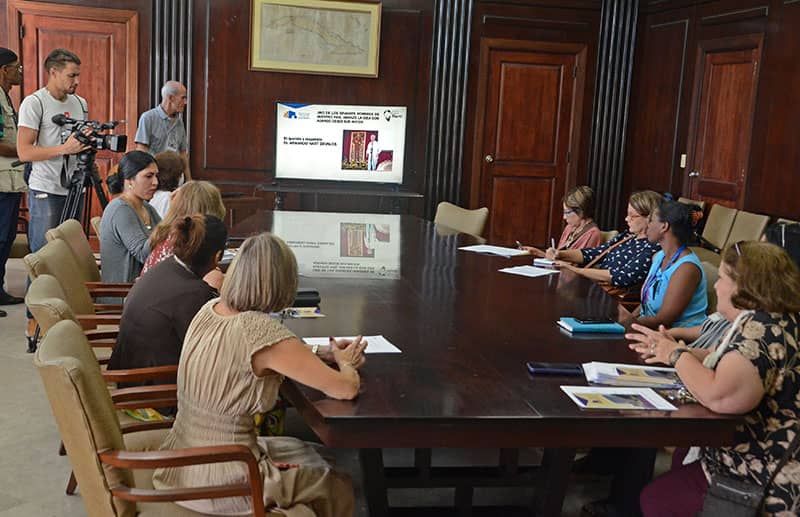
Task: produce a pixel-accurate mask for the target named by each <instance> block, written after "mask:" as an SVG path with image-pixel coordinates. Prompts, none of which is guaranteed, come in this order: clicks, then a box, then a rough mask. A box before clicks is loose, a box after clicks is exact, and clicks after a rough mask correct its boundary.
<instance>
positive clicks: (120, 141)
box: [53, 114, 128, 153]
mask: <svg viewBox="0 0 800 517" xmlns="http://www.w3.org/2000/svg"><path fill="white" fill-rule="evenodd" d="M53 122H54V123H55V124H57V125H59V126H65V125H69V126H71V128H70V131H71V132H72V134H73V135H75V140H77V141H78V142H80V143H82V144H83V145H88V146H89V147H90V148H91V149H93V150H95V151H112V152H115V153H123V152H125V149H126V148H127V146H128V137H127V135H101V134H100V132H101V131H105V130H107V129H114V128H115V127H117V125H118V124H120V123H122V122H125V121H124V120H123V121H116V120H112V121H110V122H102V123H101V122H98V121H96V120H76V119H74V118H70V117H67V116H65V115H61V114H59V115H54V116H53ZM87 128H88V129H89V131H86V129H87Z"/></svg>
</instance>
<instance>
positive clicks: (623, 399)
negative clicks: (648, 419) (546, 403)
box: [561, 386, 678, 411]
mask: <svg viewBox="0 0 800 517" xmlns="http://www.w3.org/2000/svg"><path fill="white" fill-rule="evenodd" d="M561 391H563V392H564V393H566V394H567V395H568V396H569V398H571V399H572V401H573V402H574V403H575V404H577V405H578V407H580V408H581V409H605V410H615V409H619V410H623V409H624V410H645V411H646V410H651V411H652V410H661V411H675V410H677V409H678V408H676V407H675V406H673V405H672V404H670V403H669V402H667V400H666V399H665V398H664V397H662V396H661V395H659V394H658V393H656V392H655V391H653V390H652V389H650V388H597V387H594V386H561Z"/></svg>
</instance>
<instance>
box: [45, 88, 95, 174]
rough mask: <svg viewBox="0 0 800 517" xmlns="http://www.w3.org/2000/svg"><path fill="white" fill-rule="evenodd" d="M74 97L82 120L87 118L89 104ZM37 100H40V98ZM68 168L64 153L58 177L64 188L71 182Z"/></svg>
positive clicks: (66, 157) (67, 160) (67, 157)
mask: <svg viewBox="0 0 800 517" xmlns="http://www.w3.org/2000/svg"><path fill="white" fill-rule="evenodd" d="M74 97H75V99H76V100H77V101H78V104H80V105H81V110H82V111H83V120H89V106H87V105H86V104H84V103H83V102H82V101H81V98H80V97H78V96H77V95H74ZM39 102H41V99H40V101H39ZM68 170H69V155H68V154H65V155H64V160H63V161H62V162H61V178H60V180H61V186H62V187H64V188H65V189H69V187H70V183H71V178H69V177H68V176H67V171H68Z"/></svg>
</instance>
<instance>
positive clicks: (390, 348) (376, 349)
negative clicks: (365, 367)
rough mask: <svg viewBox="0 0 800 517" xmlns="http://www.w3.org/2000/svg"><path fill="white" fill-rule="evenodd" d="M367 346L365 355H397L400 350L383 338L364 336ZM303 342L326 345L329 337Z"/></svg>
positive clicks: (308, 338) (307, 339)
mask: <svg viewBox="0 0 800 517" xmlns="http://www.w3.org/2000/svg"><path fill="white" fill-rule="evenodd" d="M336 339H355V336H346V337H337V338H336ZM363 339H365V340H366V341H367V342H368V343H369V344H368V345H367V348H366V349H365V350H364V353H365V354H399V353H401V351H400V349H399V348H397V347H396V346H394V345H393V344H392V343H391V341H389V340H388V339H386V338H385V337H383V336H364V337H363ZM303 341H304V342H305V343H306V344H309V345H327V344H328V343H330V338H329V337H304V338H303Z"/></svg>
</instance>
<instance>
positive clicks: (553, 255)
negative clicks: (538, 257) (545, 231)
mask: <svg viewBox="0 0 800 517" xmlns="http://www.w3.org/2000/svg"><path fill="white" fill-rule="evenodd" d="M544 256H545V258H548V259H550V260H558V250H557V249H555V248H552V247H551V248H547V251H545V252H544Z"/></svg>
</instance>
